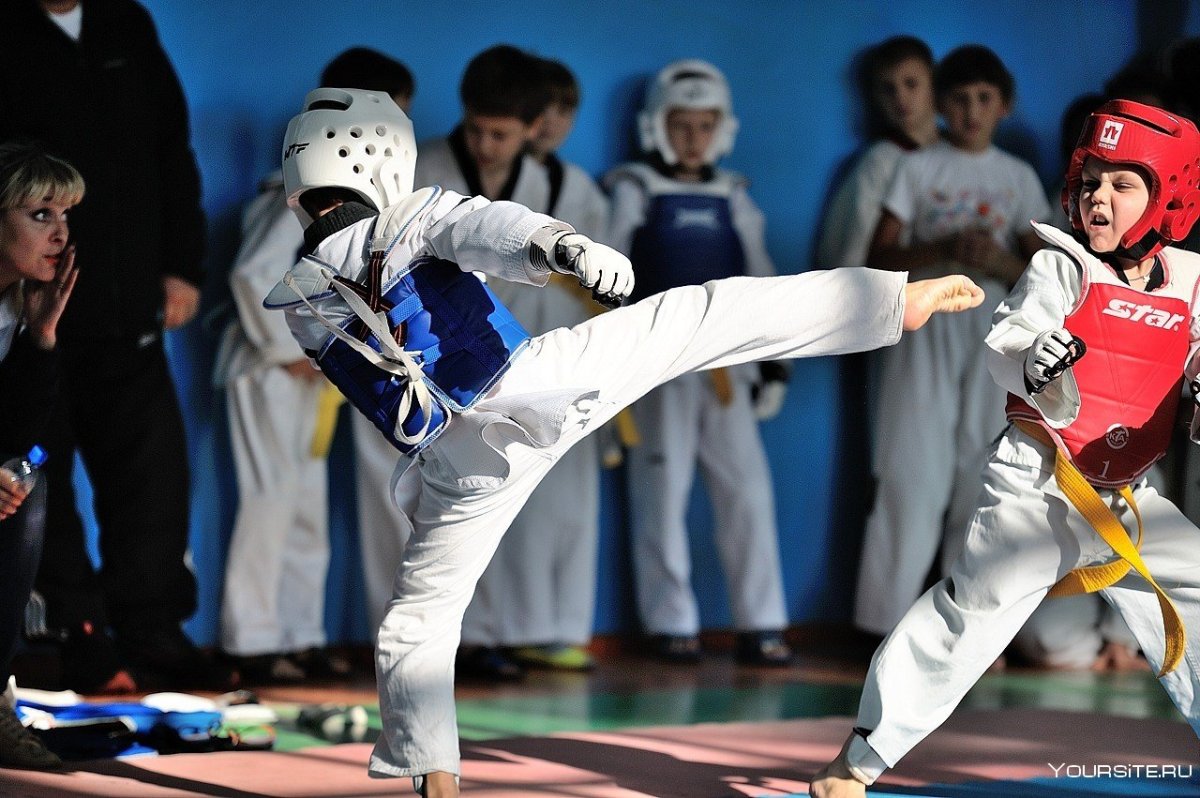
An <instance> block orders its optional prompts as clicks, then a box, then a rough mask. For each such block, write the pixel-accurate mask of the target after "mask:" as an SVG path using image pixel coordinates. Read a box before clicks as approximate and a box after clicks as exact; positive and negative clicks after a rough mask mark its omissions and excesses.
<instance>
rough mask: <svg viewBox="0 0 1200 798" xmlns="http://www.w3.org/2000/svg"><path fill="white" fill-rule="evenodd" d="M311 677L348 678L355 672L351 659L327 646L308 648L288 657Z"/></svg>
mask: <svg viewBox="0 0 1200 798" xmlns="http://www.w3.org/2000/svg"><path fill="white" fill-rule="evenodd" d="M287 658H288V659H289V660H291V661H292V663H293V664H295V665H296V666H297V667H299V668H300V670H302V671H304V675H305V676H306V677H308V678H309V679H348V678H350V676H351V674H352V673H353V672H354V668H353V667H351V665H350V660H348V659H346V658H345V657H343V656H342V655H341V654H335V653H333V652H332V651H330V650H329V649H327V648H317V647H315V646H314V647H313V648H306V649H305V650H304V651H297V652H294V653H292V654H288V657H287Z"/></svg>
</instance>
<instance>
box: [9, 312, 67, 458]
mask: <svg viewBox="0 0 1200 798" xmlns="http://www.w3.org/2000/svg"><path fill="white" fill-rule="evenodd" d="M57 394H58V350H57V349H53V350H50V351H49V352H47V351H46V350H44V349H38V348H37V347H36V346H34V344H33V341H31V340H30V338H29V333H28V332H27V331H22V332H20V333H19V334H18V335H17V336H16V337H15V338H14V339H13V342H12V346H11V347H10V348H9V350H8V354H7V355H6V356H5V358H4V360H3V361H0V452H3V453H5V454H8V455H16V454H24V453H25V452H28V451H29V448H30V447H31V446H33V445H34V444H35V443H45V441H44V440H43V436H44V434H45V432H46V423H47V422H48V421H49V419H50V411H51V409H52V408H53V407H54V399H55V396H57Z"/></svg>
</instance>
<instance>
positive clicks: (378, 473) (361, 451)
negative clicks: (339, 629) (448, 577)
mask: <svg viewBox="0 0 1200 798" xmlns="http://www.w3.org/2000/svg"><path fill="white" fill-rule="evenodd" d="M351 415H352V416H353V421H352V422H351V429H352V430H353V432H354V480H355V497H356V501H357V504H358V507H357V509H358V543H359V552H360V555H361V557H362V572H363V595H364V598H365V601H366V603H367V621H368V623H369V624H370V626H369V627H368V628H369V629H370V630H371V631H372V632H375V631H377V630H378V629H379V626H380V624H382V623H383V616H384V613H385V612H387V604H388V601H389V600H390V599H391V597H392V580H393V579H395V578H396V567H397V566H398V565H400V557H401V554H402V553H403V552H404V544H405V543H407V542H408V536H409V534H410V532H411V531H412V522H411V521H410V520H409V518H410V515H411V509H412V507H413V506H415V504H416V493H417V490H418V488H419V487H420V483H419V481H418V480H417V479H416V474H415V473H413V474H408V475H406V476H405V478H404V479H402V480H401V482H400V484H399V485H397V486H396V487H397V492H396V493H398V494H399V495H396V493H394V492H393V490H392V472H394V471H395V470H396V447H394V446H392V444H391V443H390V442H389V441H388V439H387V438H385V437H383V433H382V432H380V431H379V430H378V429H377V428H376V427H375V425H374V424H372V423H371V421H370V419H368V418H367V417H366V416H364V415H363V414H362V413H359V412H357V411H353V409H352V412H351ZM406 510H408V512H406Z"/></svg>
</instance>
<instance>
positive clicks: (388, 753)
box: [265, 89, 982, 798]
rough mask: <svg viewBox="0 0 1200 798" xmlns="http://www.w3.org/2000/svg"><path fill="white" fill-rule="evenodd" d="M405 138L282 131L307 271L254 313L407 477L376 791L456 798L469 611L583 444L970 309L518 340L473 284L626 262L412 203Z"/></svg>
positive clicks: (654, 313) (888, 308) (483, 204)
mask: <svg viewBox="0 0 1200 798" xmlns="http://www.w3.org/2000/svg"><path fill="white" fill-rule="evenodd" d="M415 153H416V147H415V145H414V141H413V134H412V123H411V122H409V120H408V118H407V117H406V116H405V115H404V114H403V112H401V111H400V109H399V108H397V107H396V105H395V104H394V103H393V102H391V101H390V100H389V99H388V98H387V97H385V96H381V95H378V94H375V93H372V92H363V91H352V90H342V89H317V90H315V91H313V92H311V93H309V95H308V97H307V98H306V100H305V106H304V111H303V112H302V113H301V114H299V115H298V116H296V117H295V118H294V119H293V120H292V122H291V124H290V125H289V126H288V132H287V135H286V136H285V140H284V150H283V172H284V183H285V186H286V189H287V194H288V202H289V204H290V205H292V207H293V208H294V209H295V210H296V213H297V215H298V216H299V217H300V218H301V221H302V222H303V223H304V224H305V225H306V230H305V241H306V243H307V245H308V247H309V254H308V255H306V256H305V257H303V258H302V259H301V261H300V262H299V263H298V264H297V265H296V266H295V267H294V268H293V269H292V270H291V271H290V272H289V273H288V274H287V275H286V276H285V277H284V279H283V280H282V281H281V283H280V284H279V285H278V286H276V288H275V289H273V290H272V291H271V293H270V294H269V295H268V296H267V298H266V300H265V304H267V305H268V306H271V307H280V308H286V309H287V314H288V315H287V318H288V323H289V325H290V326H291V329H292V332H293V334H294V335H295V336H296V339H297V340H298V341H299V342H300V344H301V346H302V347H303V348H304V349H305V351H307V352H308V353H309V354H310V356H311V357H313V358H314V359H315V360H316V361H317V364H318V365H319V366H320V367H321V369H322V370H323V371H324V372H325V374H326V375H327V376H328V377H329V378H330V380H331V381H332V382H333V383H334V384H336V385H337V386H338V387H339V388H340V389H341V390H342V391H343V392H344V393H345V394H346V396H347V398H348V399H349V400H350V401H351V402H352V403H353V404H354V405H355V406H356V407H357V408H358V409H359V410H360V411H361V412H363V413H364V414H366V415H367V416H369V417H370V418H372V419H373V420H374V421H375V423H376V424H377V426H378V427H379V429H380V431H381V432H383V434H384V435H386V436H388V438H389V439H390V440H391V441H392V442H393V444H394V445H395V446H396V447H397V448H398V449H399V450H400V451H401V453H402V455H403V456H402V457H401V459H400V463H399V464H398V466H397V475H399V474H402V473H403V472H404V471H405V470H407V469H408V468H409V467H410V466H415V468H416V469H417V474H418V475H419V482H420V488H419V498H418V500H417V502H416V510H415V513H414V515H413V518H412V524H413V531H412V535H411V537H410V538H409V541H408V545H407V547H406V549H405V552H404V556H403V559H402V562H401V564H400V567H399V569H398V571H397V574H396V580H395V593H394V596H393V598H392V601H391V603H390V605H389V607H388V613H387V616H386V618H385V619H384V622H383V626H382V627H381V629H380V631H379V637H378V644H377V651H376V668H377V674H378V680H379V690H380V713H381V716H382V719H383V733H382V735H381V737H380V739H379V741H378V742H377V743H376V746H375V750H374V752H373V754H372V756H371V763H370V772H371V774H372V775H373V776H377V777H392V776H413V777H414V783H415V784H414V786H415V787H416V788H417V790H418V792H420V793H421V794H423V795H425V796H428V797H430V798H435V797H439V796H455V795H457V794H458V786H457V779H456V774H457V773H458V771H459V753H458V729H457V725H456V723H455V715H454V689H453V675H454V674H453V667H454V654H455V648H456V646H457V644H458V640H459V628H460V624H461V621H462V616H463V611H464V610H465V608H466V606H467V602H468V601H469V600H470V598H471V592H472V590H473V588H474V586H475V582H476V580H478V579H479V575H480V574H481V573H482V572H483V569H484V567H485V566H486V565H487V563H488V560H489V559H490V558H491V556H492V553H493V552H494V551H495V548H496V544H497V543H498V542H499V540H500V537H501V535H503V534H504V530H505V529H506V528H507V526H508V524H509V523H510V522H511V521H512V519H513V517H514V516H515V515H516V514H517V512H518V511H519V510H520V509H521V506H522V505H523V504H524V502H525V500H526V499H527V498H528V496H529V494H530V493H531V492H532V491H533V489H534V488H535V487H536V486H537V484H538V482H539V481H540V480H541V478H542V477H543V476H545V474H546V472H547V471H549V470H550V468H551V467H552V466H553V465H554V463H555V461H556V460H557V459H558V458H559V457H561V456H562V454H563V453H564V452H566V451H567V449H569V448H570V447H571V445H572V444H574V443H575V442H576V441H578V440H580V439H581V438H583V437H584V436H585V435H587V434H589V433H590V432H592V431H594V430H595V429H597V428H598V427H599V426H600V425H602V424H604V422H606V421H607V420H608V419H610V418H611V417H612V416H613V415H614V414H615V413H616V412H617V411H619V410H620V409H621V408H622V407H624V406H626V405H627V404H629V403H630V402H632V401H633V400H635V399H637V398H638V397H639V396H641V395H642V394H644V393H645V392H646V391H648V390H650V389H651V388H653V387H654V386H656V385H658V384H660V383H662V382H664V381H666V380H669V379H672V378H673V377H676V376H678V375H679V374H682V373H684V372H686V371H689V370H697V369H708V368H719V367H722V366H728V365H733V364H737V363H743V362H747V361H750V360H754V359H757V358H790V357H801V356H810V355H818V354H821V355H824V354H831V353H837V352H845V351H851V350H857V349H866V348H870V347H876V346H884V345H888V344H891V343H894V342H895V341H896V340H897V339H898V338H899V336H900V331H901V329H915V328H917V327H920V326H921V325H923V324H924V323H925V322H926V321H927V320H928V319H929V317H930V316H931V315H932V314H933V313H935V312H938V311H959V310H963V309H966V308H969V307H973V306H975V305H977V304H978V303H979V302H980V301H982V297H981V293H980V291H979V289H978V287H977V286H976V285H975V284H974V283H973V282H971V281H970V280H969V279H967V278H966V277H963V276H961V275H953V276H949V277H945V278H940V279H937V280H930V281H922V282H918V283H913V284H906V283H905V275H903V274H892V273H884V272H875V271H870V270H866V269H840V270H838V271H837V272H818V273H808V274H804V275H799V276H793V277H779V278H769V279H752V278H741V279H730V280H722V281H714V282H710V283H706V284H704V285H697V286H688V287H686V288H680V289H676V290H672V291H667V292H665V293H662V294H659V295H657V296H655V297H652V298H650V299H647V300H645V301H643V302H640V303H637V304H635V305H631V306H629V307H624V308H621V309H619V310H615V311H613V312H611V313H606V314H603V315H601V316H597V317H596V318H594V319H591V320H590V321H588V322H585V323H584V324H580V325H578V326H576V327H573V328H561V329H557V330H554V331H552V332H550V333H547V334H545V335H541V336H538V337H536V338H531V337H529V336H528V335H527V334H526V333H525V331H524V330H523V329H522V328H521V327H520V325H519V324H518V323H517V322H516V321H515V319H513V317H512V315H511V314H509V313H508V311H507V310H506V309H505V308H504V306H503V305H502V304H501V303H500V302H499V301H498V300H496V298H495V295H494V294H492V292H491V291H490V290H489V289H488V288H487V286H486V285H485V284H484V283H483V282H481V281H480V280H479V279H478V278H476V277H475V276H474V275H473V274H471V272H473V271H479V272H483V273H485V274H487V275H488V276H489V277H494V278H498V279H505V280H515V281H521V282H528V283H533V284H544V283H545V282H546V281H547V280H548V278H549V276H550V274H551V272H552V271H557V272H561V273H564V274H572V275H574V276H575V277H576V278H578V279H579V281H580V282H581V283H582V284H583V285H584V286H585V287H587V288H590V289H591V290H592V291H593V292H594V293H595V294H596V296H597V297H598V298H600V299H603V300H605V301H606V302H612V301H614V300H618V299H620V298H621V297H624V296H626V295H628V293H629V292H630V290H631V289H632V288H633V271H632V269H631V268H630V265H629V261H628V259H626V258H625V257H624V256H622V255H620V254H619V253H617V252H616V251H614V250H612V249H610V248H608V247H606V246H604V245H602V244H597V243H595V242H593V241H591V240H590V239H588V238H586V237H585V236H582V235H579V234H577V233H575V232H574V231H573V230H572V229H571V228H570V227H569V226H568V225H566V224H564V223H562V222H558V221H556V220H554V219H552V218H551V217H549V216H545V215H542V214H538V213H534V212H532V211H530V210H528V209H526V208H524V207H522V206H520V205H516V204H514V203H511V202H489V201H488V200H487V199H485V198H483V197H475V198H469V197H464V196H462V195H460V194H455V193H452V192H447V191H442V190H441V189H438V188H436V187H434V188H424V189H419V190H417V191H414V190H413V177H412V176H413V161H414V158H415Z"/></svg>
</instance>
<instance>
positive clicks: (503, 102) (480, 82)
mask: <svg viewBox="0 0 1200 798" xmlns="http://www.w3.org/2000/svg"><path fill="white" fill-rule="evenodd" d="M540 61H541V59H540V58H536V57H535V56H532V55H530V54H529V53H526V52H524V51H523V50H518V49H517V48H516V47H512V46H511V45H507V44H498V45H496V46H495V47H489V48H488V49H486V50H484V51H483V52H482V53H480V54H479V55H477V56H475V57H474V58H472V59H471V63H469V64H467V69H466V71H465V72H464V73H463V77H462V83H461V84H459V91H458V93H459V97H461V98H462V104H463V107H464V108H466V110H467V112H468V113H472V114H478V115H479V116H512V117H516V118H518V119H520V120H521V121H522V122H524V123H525V124H527V125H530V124H533V123H534V122H535V121H536V120H537V118H538V117H539V116H541V115H542V112H543V111H545V110H546V106H548V105H549V104H550V89H549V87H548V86H547V85H546V82H545V81H544V80H539V79H538V76H539V75H540V73H541V67H540V63H539V62H540Z"/></svg>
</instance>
